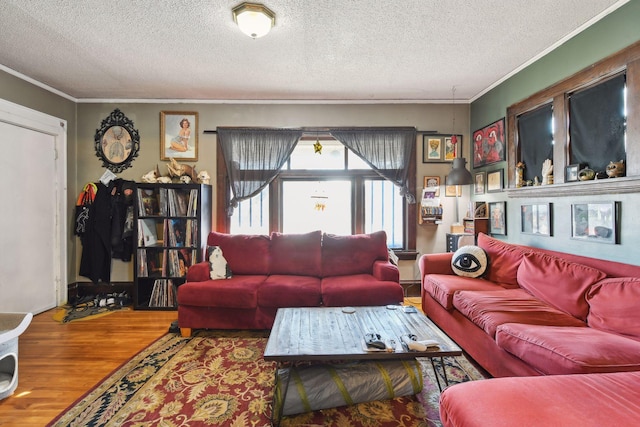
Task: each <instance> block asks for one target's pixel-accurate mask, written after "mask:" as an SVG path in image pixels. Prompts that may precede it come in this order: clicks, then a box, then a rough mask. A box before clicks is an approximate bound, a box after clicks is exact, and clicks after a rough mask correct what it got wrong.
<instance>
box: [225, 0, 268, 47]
mask: <svg viewBox="0 0 640 427" xmlns="http://www.w3.org/2000/svg"><path fill="white" fill-rule="evenodd" d="M232 12H233V20H234V21H235V22H236V24H238V27H239V28H240V31H242V32H243V33H245V34H246V35H248V36H249V37H251V38H254V39H257V38H259V37H262V36H265V35H267V34H268V33H269V31H271V27H273V26H274V25H275V23H276V15H275V13H273V12H272V11H271V10H269V8H267V7H266V6H263V5H261V4H256V3H242V4H240V5H238V6H236V7H234V8H233V11H232Z"/></svg>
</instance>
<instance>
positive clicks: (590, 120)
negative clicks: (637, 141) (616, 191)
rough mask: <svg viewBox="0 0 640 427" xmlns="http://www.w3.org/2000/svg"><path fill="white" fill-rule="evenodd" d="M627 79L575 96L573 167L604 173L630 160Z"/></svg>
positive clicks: (571, 109)
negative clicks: (611, 164)
mask: <svg viewBox="0 0 640 427" xmlns="http://www.w3.org/2000/svg"><path fill="white" fill-rule="evenodd" d="M625 77H626V76H625V75H624V74H621V75H619V76H616V77H614V78H612V79H609V80H607V81H605V82H602V83H600V84H597V85H595V86H592V87H589V88H587V89H583V90H581V91H578V92H575V93H573V94H571V96H570V98H569V132H570V139H569V149H570V154H571V163H583V164H587V165H589V167H590V168H591V169H593V170H594V171H596V172H600V171H604V170H605V169H606V167H607V164H609V162H610V161H619V160H626V150H625V133H626V116H625V99H624V98H625V90H624V89H625Z"/></svg>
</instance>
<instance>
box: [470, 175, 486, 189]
mask: <svg viewBox="0 0 640 427" xmlns="http://www.w3.org/2000/svg"><path fill="white" fill-rule="evenodd" d="M486 179H487V173H486V172H478V173H476V174H475V177H474V184H473V194H484V182H485V181H486Z"/></svg>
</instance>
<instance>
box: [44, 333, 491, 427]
mask: <svg viewBox="0 0 640 427" xmlns="http://www.w3.org/2000/svg"><path fill="white" fill-rule="evenodd" d="M267 337H268V331H264V332H256V331H198V332H196V333H195V334H194V336H192V337H188V338H184V337H181V336H180V335H179V334H172V333H169V334H167V335H164V336H163V337H161V338H160V339H158V340H157V341H155V342H154V343H153V344H151V345H150V346H149V347H147V348H146V349H144V350H142V351H141V352H140V353H138V354H137V355H136V356H134V357H133V358H132V359H131V360H129V361H128V362H126V363H125V364H124V365H123V366H121V367H120V368H118V369H116V370H115V371H114V372H113V373H111V374H110V375H109V376H108V377H107V378H105V379H104V380H103V381H102V382H101V383H99V384H98V385H97V386H95V387H94V388H93V389H92V390H90V391H89V392H88V393H86V394H85V395H84V396H83V397H82V398H80V399H79V400H78V401H76V402H75V403H74V404H73V405H72V406H70V407H69V408H68V409H67V410H65V411H64V412H63V413H61V414H60V415H58V417H56V418H55V419H54V420H53V421H51V422H50V423H49V424H48V426H141V425H144V426H192V427H193V426H230V427H245V426H256V427H263V426H269V425H271V403H272V400H273V392H274V381H275V371H276V365H275V363H274V362H265V361H264V360H263V358H262V354H263V352H264V348H265V346H266V343H267ZM445 361H446V366H447V376H448V379H449V383H450V384H452V383H458V382H463V381H470V380H476V379H481V378H483V377H482V375H481V374H480V373H479V372H478V371H477V370H476V369H475V368H474V367H473V365H471V364H470V363H469V361H467V360H466V359H465V358H464V357H456V358H452V357H451V358H445ZM420 364H421V366H422V372H423V376H424V388H423V390H422V392H421V393H420V394H418V395H416V396H407V397H400V398H395V399H391V400H384V401H374V402H367V403H359V404H356V405H353V406H343V407H339V408H333V409H324V410H320V411H314V412H309V413H304V414H298V415H291V416H286V417H284V418H283V419H282V421H281V425H282V426H335V427H347V426H350V427H351V426H363V427H365V426H404V427H418V426H439V425H440V421H439V417H438V398H439V392H438V386H437V383H436V382H435V377H434V372H433V368H432V367H431V363H430V362H429V360H428V359H420ZM438 374H439V375H442V372H439V373H438Z"/></svg>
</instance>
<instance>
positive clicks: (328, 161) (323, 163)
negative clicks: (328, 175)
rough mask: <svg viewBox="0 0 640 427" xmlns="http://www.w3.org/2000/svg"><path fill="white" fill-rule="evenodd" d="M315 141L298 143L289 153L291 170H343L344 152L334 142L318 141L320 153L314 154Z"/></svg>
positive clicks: (338, 144) (336, 142)
mask: <svg viewBox="0 0 640 427" xmlns="http://www.w3.org/2000/svg"><path fill="white" fill-rule="evenodd" d="M315 143H316V141H300V142H298V145H296V148H295V149H294V150H293V153H291V158H290V160H291V163H290V165H291V166H290V168H291V169H307V170H308V169H316V170H317V169H333V170H335V169H344V150H345V149H346V148H345V146H344V145H342V143H340V142H338V141H336V140H332V141H331V140H329V141H320V144H321V145H322V151H321V153H316V152H315V148H314V147H313V145H314V144H315Z"/></svg>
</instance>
